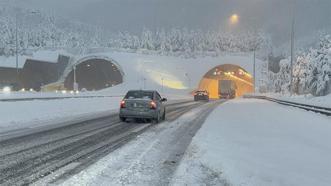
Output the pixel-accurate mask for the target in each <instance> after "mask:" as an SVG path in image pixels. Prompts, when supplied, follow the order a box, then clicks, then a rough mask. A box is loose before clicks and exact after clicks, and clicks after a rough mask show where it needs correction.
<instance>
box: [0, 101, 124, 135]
mask: <svg viewBox="0 0 331 186" xmlns="http://www.w3.org/2000/svg"><path fill="white" fill-rule="evenodd" d="M121 99H122V98H121V97H107V98H71V99H60V100H47V101H45V100H34V101H18V102H0V106H1V110H0V115H1V120H0V135H1V133H5V132H8V131H12V130H17V129H24V128H33V127H38V126H45V125H50V124H60V123H64V122H65V121H70V120H77V119H86V120H87V119H92V118H95V117H101V116H104V115H109V114H110V113H111V112H113V111H115V109H118V105H119V102H120V100H121Z"/></svg>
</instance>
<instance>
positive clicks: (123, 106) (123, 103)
mask: <svg viewBox="0 0 331 186" xmlns="http://www.w3.org/2000/svg"><path fill="white" fill-rule="evenodd" d="M121 108H125V101H124V100H122V101H121Z"/></svg>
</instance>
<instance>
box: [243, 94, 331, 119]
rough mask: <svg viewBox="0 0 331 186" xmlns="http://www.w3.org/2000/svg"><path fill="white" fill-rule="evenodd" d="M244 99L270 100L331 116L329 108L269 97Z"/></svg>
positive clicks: (249, 96) (247, 96)
mask: <svg viewBox="0 0 331 186" xmlns="http://www.w3.org/2000/svg"><path fill="white" fill-rule="evenodd" d="M244 98H255V99H263V100H268V101H272V102H275V103H278V104H281V105H286V106H291V107H295V108H300V109H304V110H307V111H312V112H316V113H320V114H323V115H326V116H331V108H327V107H321V106H316V105H309V104H303V103H297V102H292V101H285V100H280V99H275V98H270V97H267V96H254V95H245V96H244Z"/></svg>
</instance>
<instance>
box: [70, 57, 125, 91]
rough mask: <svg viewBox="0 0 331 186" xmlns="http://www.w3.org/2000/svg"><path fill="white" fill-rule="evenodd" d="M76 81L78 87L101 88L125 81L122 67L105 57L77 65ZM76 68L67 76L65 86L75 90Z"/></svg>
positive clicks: (87, 88)
mask: <svg viewBox="0 0 331 186" xmlns="http://www.w3.org/2000/svg"><path fill="white" fill-rule="evenodd" d="M75 71H76V82H77V83H78V89H79V90H82V89H86V90H89V91H91V90H101V89H104V88H108V87H112V86H115V85H118V84H121V83H122V82H123V75H122V73H121V71H120V69H119V68H118V67H117V66H116V65H115V64H114V63H112V62H111V61H109V60H105V59H88V60H86V61H84V62H82V63H79V64H78V65H76V70H75ZM73 84H74V70H71V72H70V73H69V75H68V76H67V77H66V79H65V82H64V87H65V88H66V89H67V90H73V89H74V88H73V87H74V86H73Z"/></svg>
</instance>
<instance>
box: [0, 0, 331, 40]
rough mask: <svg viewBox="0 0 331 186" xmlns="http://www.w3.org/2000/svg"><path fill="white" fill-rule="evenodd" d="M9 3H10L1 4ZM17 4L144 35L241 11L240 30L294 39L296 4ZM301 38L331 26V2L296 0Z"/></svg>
mask: <svg viewBox="0 0 331 186" xmlns="http://www.w3.org/2000/svg"><path fill="white" fill-rule="evenodd" d="M0 1H5V0H0ZM9 1H12V2H14V3H15V4H19V5H24V6H28V7H32V8H33V7H35V8H41V9H44V10H46V11H53V12H55V13H56V14H60V15H63V16H64V17H69V18H72V19H75V20H79V21H82V22H86V23H89V24H99V25H102V26H103V27H105V28H107V29H109V30H110V31H119V30H128V31H131V32H140V31H141V29H142V28H143V27H148V28H152V29H153V28H171V27H187V28H193V29H202V30H208V29H213V30H215V29H224V30H228V29H229V24H228V18H229V16H230V15H231V14H233V13H236V14H238V15H239V16H240V22H239V24H238V26H237V28H236V29H247V28H251V29H256V28H261V29H265V30H266V31H268V33H270V34H271V35H273V37H274V38H276V39H277V40H278V39H279V40H281V41H285V40H287V37H288V36H289V33H290V32H289V30H290V25H291V21H290V17H291V10H292V8H291V7H292V2H293V1H294V0H9ZM295 7H296V8H295V10H296V14H295V15H296V30H297V34H298V37H303V36H308V35H310V34H311V33H312V32H314V31H316V30H318V29H323V28H325V27H328V28H330V27H331V0H296V6H295Z"/></svg>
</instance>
